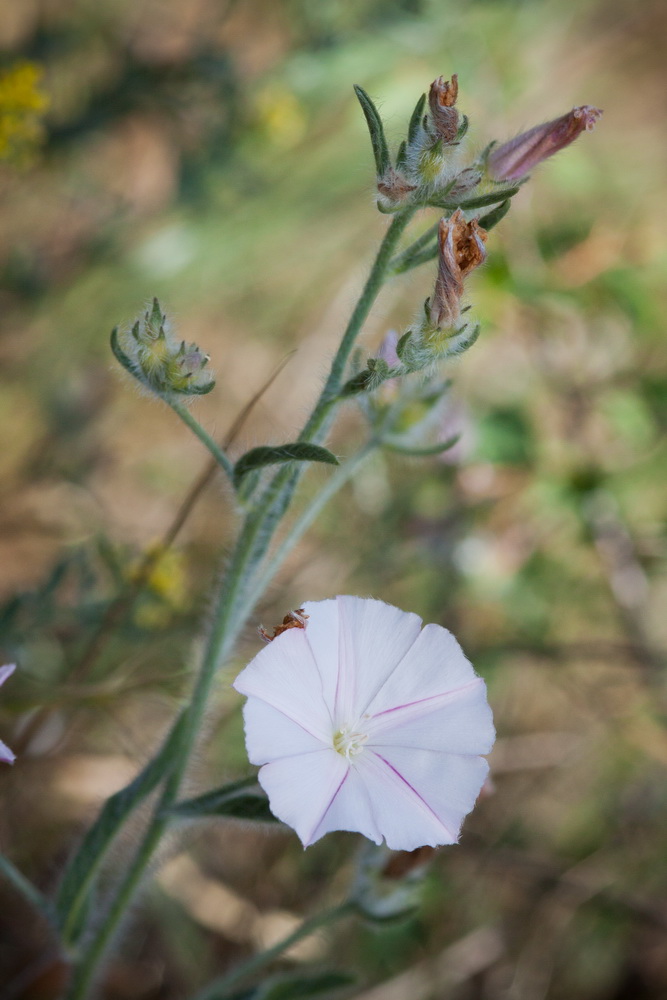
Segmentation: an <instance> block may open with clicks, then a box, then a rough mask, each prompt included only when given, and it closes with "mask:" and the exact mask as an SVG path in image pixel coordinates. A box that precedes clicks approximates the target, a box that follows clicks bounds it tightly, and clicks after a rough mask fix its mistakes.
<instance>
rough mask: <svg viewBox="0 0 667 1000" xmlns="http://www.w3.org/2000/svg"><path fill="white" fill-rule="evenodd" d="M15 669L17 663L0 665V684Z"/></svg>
mask: <svg viewBox="0 0 667 1000" xmlns="http://www.w3.org/2000/svg"><path fill="white" fill-rule="evenodd" d="M15 670H16V664H15V663H7V664H6V666H4V667H0V684H4V683H5V681H6V680H7V678H8V677H11V676H12V674H13V673H14V671H15Z"/></svg>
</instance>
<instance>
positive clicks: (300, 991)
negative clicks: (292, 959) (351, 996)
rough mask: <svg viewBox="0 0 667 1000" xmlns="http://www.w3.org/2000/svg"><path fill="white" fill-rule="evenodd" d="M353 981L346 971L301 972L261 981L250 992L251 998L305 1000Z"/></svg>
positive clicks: (260, 999) (330, 991) (349, 984)
mask: <svg viewBox="0 0 667 1000" xmlns="http://www.w3.org/2000/svg"><path fill="white" fill-rule="evenodd" d="M354 981H355V978H354V976H351V975H350V974H349V973H347V972H334V971H331V972H315V973H310V974H309V973H307V972H301V973H297V974H295V975H292V976H282V977H281V978H280V979H277V980H274V982H268V983H263V984H262V985H261V986H260V987H258V989H257V990H255V992H254V993H253V994H252V1000H306V998H307V997H319V996H321V995H322V994H323V993H332V992H333V991H334V990H340V989H343V987H344V986H351V985H352V984H353V983H354Z"/></svg>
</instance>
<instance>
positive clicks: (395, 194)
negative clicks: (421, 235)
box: [355, 73, 602, 212]
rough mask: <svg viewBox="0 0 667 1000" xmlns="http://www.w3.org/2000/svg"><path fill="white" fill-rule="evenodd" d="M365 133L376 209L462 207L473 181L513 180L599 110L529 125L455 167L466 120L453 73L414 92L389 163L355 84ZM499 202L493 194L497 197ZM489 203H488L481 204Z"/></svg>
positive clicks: (372, 113)
mask: <svg viewBox="0 0 667 1000" xmlns="http://www.w3.org/2000/svg"><path fill="white" fill-rule="evenodd" d="M355 90H356V93H357V97H358V98H359V101H360V102H361V106H362V108H363V111H364V114H365V116H366V121H367V124H368V128H369V131H370V134H371V141H372V144H373V152H374V155H375V165H376V169H377V192H378V198H377V203H378V208H379V209H380V211H382V212H395V211H397V210H398V209H399V208H401V207H402V206H404V205H407V204H422V205H427V204H434V203H435V204H437V203H438V200H441V201H442V200H444V199H446V202H447V204H448V205H451V206H452V207H454V208H456V207H458V206H460V207H462V208H465V207H467V206H466V204H465V203H466V200H474V199H470V192H472V191H473V190H474V189H475V188H478V187H479V186H480V185H482V187H481V188H480V190H483V191H484V192H485V195H487V194H488V193H492V192H493V188H494V186H495V187H497V186H498V185H501V184H506V183H508V182H510V183H516V182H517V181H521V180H522V179H523V178H524V177H525V176H526V175H527V174H528V172H529V171H530V170H532V169H533V168H534V167H535V166H537V164H538V163H541V162H542V161H543V160H545V159H546V158H547V157H549V156H552V155H553V154H554V153H557V152H558V150H560V149H564V148H565V146H568V145H569V144H570V143H571V142H573V141H574V140H575V139H576V138H577V136H578V135H580V134H581V133H582V132H583V131H590V130H591V129H592V128H593V127H594V125H595V122H596V121H597V120H598V118H599V117H600V115H601V114H602V112H601V111H600V110H599V109H598V108H594V107H591V106H590V105H582V106H581V107H578V108H574V109H573V110H572V111H570V112H569V113H568V114H566V115H562V116H561V117H560V118H555V119H554V120H553V121H550V122H546V123H545V124H544V125H537V126H535V128H532V129H529V131H528V132H524V133H522V134H521V135H519V136H517V137H516V138H515V139H511V140H510V141H509V142H506V143H504V144H503V145H500V146H498V145H496V144H492V145H491V146H490V147H488V148H487V151H486V153H485V154H483V155H482V156H481V157H479V158H478V159H477V160H475V161H474V162H473V163H472V164H469V165H468V166H464V167H462V168H461V165H460V163H459V162H458V159H459V158H458V156H457V155H456V150H457V148H458V147H459V146H460V145H461V141H462V139H463V137H464V136H465V134H466V132H467V131H468V119H467V117H466V116H465V115H462V114H460V112H459V110H458V108H457V101H458V96H459V83H458V77H457V75H456V74H455V73H454V74H453V75H452V78H451V80H445V79H444V77H442V76H439V77H438V78H437V80H434V81H433V83H432V84H431V86H430V88H429V92H428V101H427V97H426V94H422V96H421V97H420V99H419V101H418V102H417V106H416V107H415V110H414V112H413V115H412V118H411V120H410V124H409V126H408V134H407V137H406V139H405V140H404V141H403V142H402V143H401V144H400V147H399V149H398V154H397V156H396V158H395V161H394V162H392V159H391V157H390V156H389V151H388V147H387V142H386V139H385V136H384V126H383V123H382V119H381V118H380V115H379V113H378V111H377V108H376V107H375V105H374V104H373V102H372V101H371V99H370V97H369V96H368V94H366V93H365V91H363V90H362V89H361V87H356V88H355ZM499 200H500V199H499ZM489 203H490V202H489Z"/></svg>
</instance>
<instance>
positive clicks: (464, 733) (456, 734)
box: [366, 678, 495, 756]
mask: <svg viewBox="0 0 667 1000" xmlns="http://www.w3.org/2000/svg"><path fill="white" fill-rule="evenodd" d="M366 733H367V735H368V742H367V746H368V747H369V748H375V747H391V746H399V747H406V748H407V747H414V748H417V749H422V750H433V751H436V752H438V753H454V754H472V755H474V756H479V755H481V754H485V753H489V751H490V750H491V747H492V746H493V742H494V739H495V731H494V728H493V716H492V714H491V709H490V708H489V705H488V702H487V700H486V685H485V684H484V682H483V681H482V680H481V678H478V679H477V680H476V681H475V682H473V683H471V684H470V685H468V686H467V687H466V688H465V689H459V691H458V692H456V693H454V694H453V696H450V695H444V696H440V697H437V698H433V699H432V700H424V701H422V702H417V703H414V704H412V705H407V706H404V707H403V708H402V709H397V710H396V711H394V712H385V713H382V714H381V715H377V716H375V718H373V719H369V720H368V722H367V723H366Z"/></svg>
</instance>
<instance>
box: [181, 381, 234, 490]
mask: <svg viewBox="0 0 667 1000" xmlns="http://www.w3.org/2000/svg"><path fill="white" fill-rule="evenodd" d="M166 402H167V404H168V405H169V406H170V407H171V409H172V410H173V411H174V413H176V414H177V415H178V416H179V417H180V418H181V420H182V421H183V423H184V424H186V425H187V426H188V427H189V428H190V430H191V431H192V433H193V434H195V435H196V436H197V437H198V438H199V440H200V441H201V443H202V444H203V445H204V447H205V448H208V450H209V451H210V453H211V455H212V456H213V458H214V459H215V460H216V462H217V463H218V465H219V466H220V468H221V469H224V471H225V472H226V473H227V475H228V476H229V479H230V480H231V481H232V482H233V479H234V464H233V462H232V461H231V459H229V458H228V457H227V455H226V454H225V453H224V451H223V450H222V448H221V447H220V446H219V445H218V444H216V442H215V441H214V440H213V438H212V437H211V436H210V434H208V433H207V431H205V430H204V428H203V427H202V425H201V424H200V423H199V421H198V420H195V418H194V417H193V416H192V414H191V413H190V411H189V410H188V408H187V406H183V404H182V403H177V402H176V401H175V400H170V399H167V400H166Z"/></svg>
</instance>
